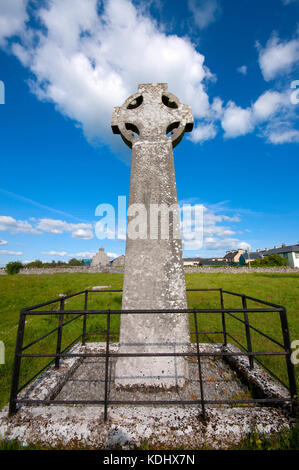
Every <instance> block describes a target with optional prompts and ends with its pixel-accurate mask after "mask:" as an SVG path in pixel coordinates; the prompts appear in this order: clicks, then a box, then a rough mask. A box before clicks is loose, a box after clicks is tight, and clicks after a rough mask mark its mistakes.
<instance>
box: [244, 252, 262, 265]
mask: <svg viewBox="0 0 299 470" xmlns="http://www.w3.org/2000/svg"><path fill="white" fill-rule="evenodd" d="M262 258H263V255H262V253H261V252H260V251H250V252H249V253H248V251H246V252H245V253H242V254H241V256H240V258H239V264H240V265H241V266H245V264H248V263H250V262H251V261H255V260H257V259H262Z"/></svg>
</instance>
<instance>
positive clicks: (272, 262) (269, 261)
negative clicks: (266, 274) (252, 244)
mask: <svg viewBox="0 0 299 470" xmlns="http://www.w3.org/2000/svg"><path fill="white" fill-rule="evenodd" d="M287 264H288V260H287V258H284V257H282V256H280V255H278V254H273V255H268V256H264V258H260V259H257V260H255V261H253V262H252V263H251V266H255V267H259V266H260V267H268V266H269V267H271V266H287Z"/></svg>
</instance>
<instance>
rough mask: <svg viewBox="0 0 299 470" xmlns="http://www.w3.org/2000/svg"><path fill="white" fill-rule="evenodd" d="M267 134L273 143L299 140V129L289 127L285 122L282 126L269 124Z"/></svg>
mask: <svg viewBox="0 0 299 470" xmlns="http://www.w3.org/2000/svg"><path fill="white" fill-rule="evenodd" d="M265 135H266V136H267V138H268V141H269V142H271V143H272V144H285V143H289V142H299V131H298V130H296V129H289V128H287V127H286V126H285V125H284V124H281V125H280V126H268V127H267V129H266V131H265Z"/></svg>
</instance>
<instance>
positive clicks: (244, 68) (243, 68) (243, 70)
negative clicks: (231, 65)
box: [237, 65, 247, 75]
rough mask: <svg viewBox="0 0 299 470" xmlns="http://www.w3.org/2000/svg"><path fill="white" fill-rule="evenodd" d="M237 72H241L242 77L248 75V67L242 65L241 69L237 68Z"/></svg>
mask: <svg viewBox="0 0 299 470" xmlns="http://www.w3.org/2000/svg"><path fill="white" fill-rule="evenodd" d="M237 71H238V72H240V73H241V74H242V75H246V74H247V65H241V67H238V68H237Z"/></svg>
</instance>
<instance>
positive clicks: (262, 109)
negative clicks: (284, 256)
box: [0, 0, 299, 265]
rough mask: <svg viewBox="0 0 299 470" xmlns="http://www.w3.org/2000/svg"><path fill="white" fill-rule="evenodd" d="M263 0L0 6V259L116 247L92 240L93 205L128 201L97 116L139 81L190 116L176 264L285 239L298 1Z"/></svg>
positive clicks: (119, 246) (293, 218)
mask: <svg viewBox="0 0 299 470" xmlns="http://www.w3.org/2000/svg"><path fill="white" fill-rule="evenodd" d="M269 4H270V2H268V1H263V2H261V1H256V0H244V1H242V2H236V1H233V0H226V1H225V2H224V1H223V0H186V1H179V0H165V1H162V0H153V1H146V2H145V1H142V0H138V1H130V0H107V1H103V2H100V1H96V0H59V1H58V0H52V1H34V0H31V1H30V0H29V1H27V0H1V2H0V80H1V81H2V82H3V83H4V85H5V104H3V105H0V129H1V134H0V135H1V147H0V152H1V153H0V154H1V181H0V201H1V204H0V265H5V264H6V263H7V262H8V261H12V260H16V259H19V260H21V261H23V262H25V261H30V260H33V259H42V260H45V261H46V260H49V261H51V260H52V259H56V260H58V259H62V260H68V259H69V258H70V257H73V256H76V257H90V255H91V254H92V253H94V252H95V251H97V250H98V248H99V247H100V246H101V245H102V246H104V248H105V251H107V252H108V253H109V254H110V255H111V257H114V256H115V255H117V254H122V253H124V251H125V242H124V240H123V239H106V240H99V239H98V238H97V237H96V235H95V230H94V226H95V223H96V222H97V220H98V218H97V217H96V216H95V209H96V207H97V206H98V204H101V203H109V204H112V205H113V206H115V207H116V206H117V198H118V196H119V195H123V196H127V197H128V192H129V181H130V151H129V149H128V148H126V147H125V145H124V144H123V143H122V141H121V139H120V137H119V136H116V135H113V134H112V132H111V129H110V121H111V115H112V111H113V106H119V105H121V104H122V103H123V101H124V100H125V99H126V98H127V97H128V96H129V95H131V94H133V93H135V92H136V91H137V86H138V83H150V82H155V83H156V82H167V83H168V89H169V91H171V92H173V93H174V94H176V95H177V96H178V97H179V98H180V99H181V100H182V101H183V102H184V103H186V104H189V105H191V107H192V110H193V114H194V118H195V126H194V130H193V132H192V133H191V134H190V135H187V134H186V135H185V137H184V139H183V140H182V142H181V143H180V145H178V146H177V147H176V148H175V150H174V159H175V169H176V178H177V191H178V199H179V202H180V203H181V204H183V203H192V204H203V205H204V207H205V212H204V243H203V246H200V245H199V244H196V243H194V244H193V245H186V244H185V243H184V255H185V256H193V255H200V256H207V257H211V256H216V255H223V254H224V253H225V251H226V250H230V249H235V248H239V247H243V248H245V247H247V246H248V245H249V246H250V247H251V249H252V250H255V249H256V248H265V247H272V246H273V245H278V244H281V243H286V244H293V243H297V242H298V241H299V235H298V233H299V231H298V228H299V222H298V220H299V218H298V212H299V211H298V197H297V194H298V189H297V186H298V185H297V180H298V170H299V168H298V166H299V165H298V143H299V126H298V110H299V104H298V102H299V92H298V89H299V82H298V83H297V84H296V83H295V81H296V80H299V22H298V18H299V15H298V13H299V2H298V1H296V0H293V1H292V0H271V7H269ZM292 83H293V87H295V88H291V84H292ZM297 87H298V88H297ZM296 88H297V91H296Z"/></svg>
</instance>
